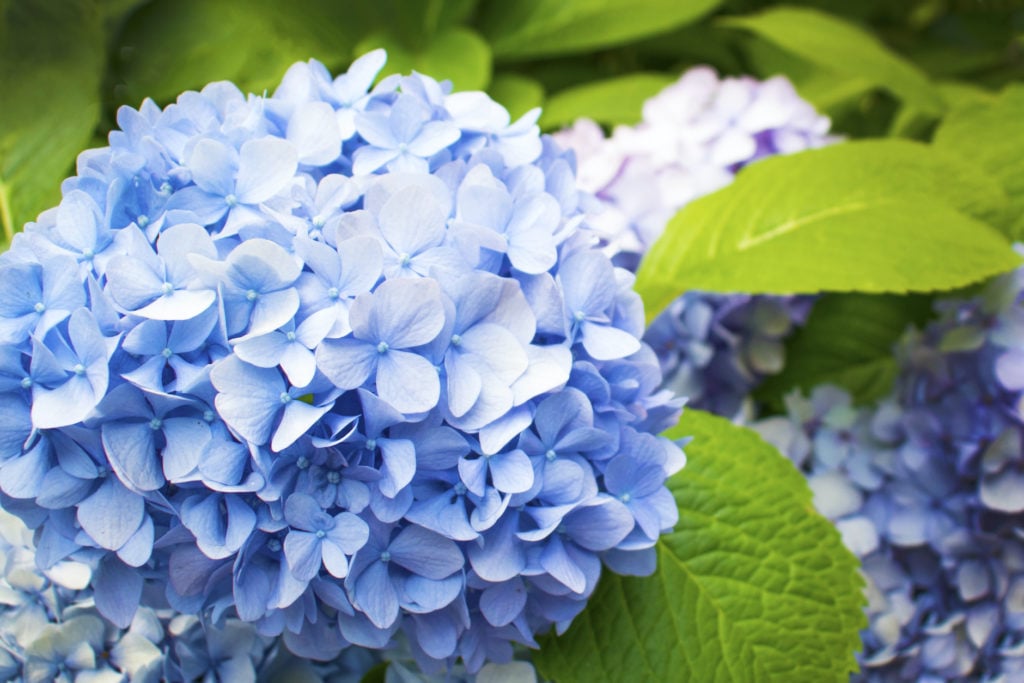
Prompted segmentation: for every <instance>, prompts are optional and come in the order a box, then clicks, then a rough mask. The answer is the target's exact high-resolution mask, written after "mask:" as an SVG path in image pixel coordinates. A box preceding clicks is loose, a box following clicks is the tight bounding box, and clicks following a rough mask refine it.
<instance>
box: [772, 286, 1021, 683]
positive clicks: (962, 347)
mask: <svg viewBox="0 0 1024 683" xmlns="http://www.w3.org/2000/svg"><path fill="white" fill-rule="evenodd" d="M937 309H938V312H939V318H938V319H937V320H936V321H935V322H933V323H932V324H930V325H929V326H928V327H927V328H925V329H924V330H923V331H921V332H912V333H910V334H909V335H908V337H907V339H906V340H905V341H904V342H903V343H902V345H901V346H900V349H899V355H898V357H899V360H900V363H901V372H900V377H899V380H898V382H897V386H896V388H895V389H894V393H893V395H892V396H890V397H889V398H888V399H886V400H885V401H882V402H880V403H879V404H877V405H875V406H868V407H854V406H852V405H851V401H850V398H849V396H848V395H846V394H845V393H844V392H842V391H840V390H838V389H836V388H834V387H827V386H825V387H819V388H817V389H816V390H815V391H814V392H813V393H812V394H811V396H810V398H809V400H808V399H804V398H802V397H800V396H797V395H794V396H792V397H790V400H789V405H788V407H789V415H788V416H787V417H780V418H770V419H767V420H764V421H762V422H761V423H759V425H758V428H759V429H760V431H761V432H762V434H764V435H765V436H766V437H767V438H768V439H769V440H770V441H772V442H773V443H775V444H776V445H778V446H779V447H780V449H781V450H782V451H783V452H784V453H786V454H787V455H789V457H790V458H792V459H793V460H794V462H796V463H797V464H798V465H799V466H802V467H803V469H804V470H805V471H806V472H807V473H808V478H809V483H810V485H811V489H812V490H813V491H814V494H815V504H816V505H817V507H818V509H819V510H820V511H821V512H822V513H823V514H825V515H826V516H827V517H829V518H830V519H832V520H834V522H835V523H836V526H837V528H838V529H839V530H840V532H841V533H842V535H843V538H844V541H845V542H846V544H847V546H848V547H849V548H850V549H851V550H852V551H854V552H855V553H856V554H857V555H858V556H860V557H861V558H862V561H863V567H864V573H865V575H866V577H867V579H868V598H869V606H868V616H869V621H870V625H869V627H868V629H867V630H865V632H864V633H863V640H864V645H865V649H864V652H863V655H862V660H861V664H862V673H861V674H860V678H859V680H864V681H879V682H888V681H902V680H919V681H947V680H981V681H991V682H995V681H999V682H1008V681H1014V680H1020V679H1021V677H1022V676H1024V413H1022V399H1024V341H1022V340H1024V271H1018V272H1016V273H1013V274H1010V275H1008V276H1004V277H1002V278H999V279H997V280H995V281H993V282H992V283H991V284H990V285H989V286H988V288H987V289H986V291H985V292H984V293H983V294H982V295H981V296H979V297H977V298H975V299H970V300H947V301H943V302H941V303H940V304H938V306H937Z"/></svg>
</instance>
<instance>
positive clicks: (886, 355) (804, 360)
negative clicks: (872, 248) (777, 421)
mask: <svg viewBox="0 0 1024 683" xmlns="http://www.w3.org/2000/svg"><path fill="white" fill-rule="evenodd" d="M930 315H931V297H930V296H927V295H911V296H896V295H892V294H826V295H825V296H823V297H821V298H820V299H819V300H818V301H817V302H815V304H814V309H813V310H812V311H811V315H810V317H809V318H808V319H807V324H806V325H804V326H803V327H802V328H800V329H799V330H797V332H796V333H795V334H794V335H793V336H792V337H791V338H790V340H789V341H788V342H787V344H786V366H785V369H783V371H782V372H781V373H780V374H778V375H775V376H773V377H769V378H767V379H766V380H765V381H764V382H763V383H762V384H761V386H760V387H758V389H757V391H756V394H757V396H758V398H759V399H761V400H762V401H764V402H766V403H769V404H770V405H774V407H775V408H776V409H778V408H780V407H781V401H780V400H778V399H779V398H780V397H781V396H783V395H784V394H786V393H788V392H789V391H790V390H792V389H794V388H797V387H799V388H801V389H804V390H805V391H810V390H811V389H812V388H814V387H815V386H817V385H819V384H826V383H829V384H838V385H839V386H841V387H843V388H845V389H846V390H847V391H849V392H850V394H851V395H852V396H853V398H854V400H855V401H856V402H857V403H868V402H870V401H874V400H876V399H878V398H881V397H882V396H885V395H886V394H888V393H889V391H890V390H891V389H892V383H893V380H894V379H895V377H896V358H895V356H894V355H893V346H894V345H895V344H896V342H897V341H899V339H900V337H901V336H902V335H903V333H904V332H906V330H907V328H908V326H910V325H921V324H922V323H924V322H925V321H926V320H928V318H929V317H930Z"/></svg>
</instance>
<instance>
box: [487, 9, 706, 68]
mask: <svg viewBox="0 0 1024 683" xmlns="http://www.w3.org/2000/svg"><path fill="white" fill-rule="evenodd" d="M721 2H722V0H687V1H686V2H680V1H679V0H648V1H647V2H642V3H636V2H630V0H515V1H514V2H488V3H483V5H482V6H481V17H480V26H481V29H482V30H483V33H484V35H486V36H487V38H488V39H489V40H490V41H491V46H492V47H493V49H494V54H495V56H496V57H497V58H499V59H504V60H515V59H532V58H536V57H543V56H548V55H561V54H569V53H573V52H586V51H588V50H593V49H596V48H602V47H609V46H612V45H621V44H623V43H627V42H629V41H632V40H636V39H638V38H643V37H645V36H651V35H656V34H659V33H666V32H668V31H671V30H672V29H674V28H678V27H680V26H683V25H685V24H688V23H691V22H694V21H696V20H697V19H699V18H701V17H702V16H704V15H705V14H707V13H708V12H710V11H711V10H713V9H714V8H715V7H717V6H718V5H720V4H721Z"/></svg>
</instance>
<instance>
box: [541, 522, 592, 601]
mask: <svg viewBox="0 0 1024 683" xmlns="http://www.w3.org/2000/svg"><path fill="white" fill-rule="evenodd" d="M540 565H541V567H543V568H544V571H546V572H547V573H548V574H550V575H551V576H552V578H554V579H555V580H557V581H558V582H559V583H561V584H562V585H564V586H565V587H566V588H568V589H569V590H571V591H572V592H574V593H583V591H584V590H586V588H587V577H586V575H585V574H584V573H583V570H582V569H580V567H579V566H578V565H577V564H576V563H575V562H574V561H573V559H572V558H571V557H569V554H568V553H567V552H566V551H565V545H564V544H563V543H562V540H561V539H560V538H559V537H558V534H555V535H554V536H552V537H551V539H550V540H549V541H548V543H547V545H546V546H545V547H544V551H543V552H542V553H541V555H540Z"/></svg>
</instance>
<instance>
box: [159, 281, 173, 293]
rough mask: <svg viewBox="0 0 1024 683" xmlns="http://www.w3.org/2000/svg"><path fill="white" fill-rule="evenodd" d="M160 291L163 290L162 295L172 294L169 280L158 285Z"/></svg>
mask: <svg viewBox="0 0 1024 683" xmlns="http://www.w3.org/2000/svg"><path fill="white" fill-rule="evenodd" d="M160 291H161V292H163V295H164V296H170V295H171V294H174V285H172V284H171V283H170V282H165V283H163V284H162V285H161V286H160Z"/></svg>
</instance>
